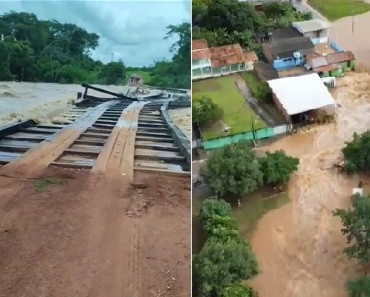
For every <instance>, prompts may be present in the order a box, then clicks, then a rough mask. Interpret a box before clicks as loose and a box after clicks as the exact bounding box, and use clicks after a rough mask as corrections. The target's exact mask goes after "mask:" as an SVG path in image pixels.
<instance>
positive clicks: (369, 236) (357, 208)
mask: <svg viewBox="0 0 370 297" xmlns="http://www.w3.org/2000/svg"><path fill="white" fill-rule="evenodd" d="M333 215H334V216H337V217H339V218H340V219H341V221H342V224H343V228H342V230H341V231H342V233H343V235H345V236H346V238H347V243H348V244H349V246H348V247H346V248H345V249H344V253H345V254H346V255H347V257H348V258H349V259H356V260H357V261H358V262H359V263H360V264H361V265H362V266H363V268H364V271H365V276H361V277H359V278H357V279H355V280H351V281H349V282H348V283H347V289H348V292H349V296H350V297H366V296H370V295H369V294H370V278H369V276H366V272H367V271H366V269H368V265H369V263H370V196H363V195H359V194H356V195H355V196H353V197H352V209H335V210H334V211H333Z"/></svg>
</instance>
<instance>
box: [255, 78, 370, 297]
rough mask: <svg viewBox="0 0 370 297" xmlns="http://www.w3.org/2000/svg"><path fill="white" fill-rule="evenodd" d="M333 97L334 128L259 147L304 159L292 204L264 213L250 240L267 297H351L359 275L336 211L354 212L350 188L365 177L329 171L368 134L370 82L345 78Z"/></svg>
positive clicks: (293, 183)
mask: <svg viewBox="0 0 370 297" xmlns="http://www.w3.org/2000/svg"><path fill="white" fill-rule="evenodd" d="M332 94H333V97H334V98H335V100H336V102H337V103H339V104H340V106H341V107H340V108H338V110H337V119H336V123H333V124H329V125H325V126H320V127H315V128H312V129H311V130H310V131H305V132H300V133H298V134H294V135H293V136H287V137H285V138H283V139H281V140H279V141H277V142H275V143H273V144H271V145H269V146H268V147H265V148H262V150H271V151H274V150H277V149H283V150H285V151H286V152H287V153H289V154H291V155H294V156H297V157H299V158H300V166H299V170H298V171H297V172H296V173H295V174H294V176H293V178H292V179H291V181H290V183H289V187H288V192H289V196H290V199H291V202H290V203H288V204H286V205H284V206H283V207H281V208H279V209H276V210H273V211H271V212H269V213H268V214H266V215H265V216H264V217H263V218H262V219H261V220H260V221H259V223H258V225H257V229H256V231H255V233H254V235H253V238H252V245H253V249H254V251H255V252H256V254H257V258H258V260H259V261H260V267H261V273H260V274H259V275H258V276H257V277H256V278H255V279H253V280H252V281H251V282H250V283H251V284H252V285H253V287H255V288H256V289H257V290H258V291H259V292H260V296H262V297H271V296H279V297H298V296H299V297H312V296H320V297H346V296H347V293H346V289H345V282H346V280H347V279H349V278H351V277H353V276H355V275H358V274H359V271H358V270H359V267H358V266H357V265H356V264H355V261H354V260H353V261H349V260H348V259H347V258H346V256H345V255H344V254H343V252H342V251H343V248H344V247H345V246H346V240H345V238H344V237H343V235H342V234H341V232H340V228H341V223H340V220H339V219H338V218H333V216H332V214H331V212H332V210H333V209H335V208H337V207H340V208H347V207H349V206H350V196H351V193H352V188H353V187H356V186H357V184H358V182H359V180H360V179H362V180H364V177H359V176H356V175H355V176H352V177H347V176H346V175H343V174H339V173H338V172H337V171H336V170H334V169H333V168H332V165H333V163H334V162H335V161H336V160H337V158H338V157H340V154H341V153H340V149H341V147H343V145H344V142H345V141H348V140H351V139H352V135H353V133H354V132H358V133H361V132H364V131H366V130H367V129H369V128H370V75H369V74H368V73H348V74H346V76H345V77H344V78H341V79H339V80H338V87H337V88H335V89H334V90H333V91H332ZM368 183H370V180H369V178H368ZM367 190H370V189H367Z"/></svg>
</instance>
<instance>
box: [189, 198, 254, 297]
mask: <svg viewBox="0 0 370 297" xmlns="http://www.w3.org/2000/svg"><path fill="white" fill-rule="evenodd" d="M201 218H202V225H203V229H204V231H205V235H206V243H205V244H204V246H203V248H202V250H201V252H200V253H199V254H198V255H196V256H194V258H193V285H194V288H195V291H196V296H198V297H214V296H220V297H222V296H234V295H230V294H234V293H235V294H236V293H237V292H238V291H241V292H243V290H242V288H234V287H235V283H236V282H238V281H240V280H242V279H249V278H251V277H253V276H255V275H256V274H257V273H258V265H257V261H256V258H255V255H254V253H253V251H252V249H251V246H250V245H249V243H246V242H245V240H244V238H242V236H240V234H239V231H238V227H237V223H236V221H235V219H234V218H233V217H232V216H231V206H230V204H229V203H227V202H225V201H224V200H222V199H220V200H219V199H217V198H209V199H207V200H205V201H204V202H203V205H202V208H201ZM227 288H229V289H227ZM225 294H229V295H225ZM235 296H238V295H235ZM240 296H251V297H254V296H256V295H240Z"/></svg>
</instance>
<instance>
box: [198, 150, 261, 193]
mask: <svg viewBox="0 0 370 297" xmlns="http://www.w3.org/2000/svg"><path fill="white" fill-rule="evenodd" d="M202 175H203V177H204V179H205V181H206V182H207V184H208V185H209V187H210V188H211V189H212V190H213V192H214V193H215V194H216V195H218V196H220V197H223V196H225V195H226V194H234V195H238V196H242V195H245V194H248V193H250V192H252V191H254V190H256V189H258V188H259V187H260V186H262V184H263V174H262V171H261V165H260V163H259V162H258V159H257V158H256V156H255V154H254V152H253V151H252V149H251V147H250V146H249V145H246V144H245V143H238V144H232V145H229V146H226V147H224V148H223V149H221V150H219V151H215V152H214V153H212V155H211V156H210V158H209V159H208V161H207V163H206V164H205V167H204V168H203V169H202Z"/></svg>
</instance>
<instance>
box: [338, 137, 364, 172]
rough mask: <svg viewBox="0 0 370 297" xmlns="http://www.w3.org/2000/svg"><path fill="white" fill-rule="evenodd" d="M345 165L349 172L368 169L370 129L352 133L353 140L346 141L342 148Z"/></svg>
mask: <svg viewBox="0 0 370 297" xmlns="http://www.w3.org/2000/svg"><path fill="white" fill-rule="evenodd" d="M342 152H343V155H344V159H345V167H346V170H347V171H348V172H349V173H353V172H358V171H366V172H368V171H370V131H367V132H365V133H363V134H362V135H358V134H357V133H355V134H354V135H353V140H352V141H351V142H347V143H346V146H345V147H344V148H343V149H342Z"/></svg>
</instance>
